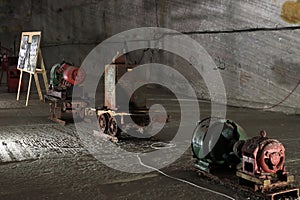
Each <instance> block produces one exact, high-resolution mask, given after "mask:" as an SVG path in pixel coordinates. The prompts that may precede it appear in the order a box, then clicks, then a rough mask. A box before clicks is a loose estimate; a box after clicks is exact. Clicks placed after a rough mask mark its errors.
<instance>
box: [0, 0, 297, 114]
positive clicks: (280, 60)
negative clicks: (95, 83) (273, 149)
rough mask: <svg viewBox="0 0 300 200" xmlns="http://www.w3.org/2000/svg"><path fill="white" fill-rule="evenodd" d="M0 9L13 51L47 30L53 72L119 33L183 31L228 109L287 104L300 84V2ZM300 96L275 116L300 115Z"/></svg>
mask: <svg viewBox="0 0 300 200" xmlns="http://www.w3.org/2000/svg"><path fill="white" fill-rule="evenodd" d="M0 10H1V12H0V21H1V24H0V41H1V44H2V46H5V47H8V48H12V49H13V44H14V41H16V44H17V45H16V51H18V44H19V40H20V34H21V32H22V31H29V30H42V32H43V36H42V51H43V54H44V59H45V62H46V66H47V68H48V69H50V68H51V66H52V65H53V64H54V63H57V62H60V61H61V60H63V59H65V60H67V61H71V62H73V63H74V64H76V65H80V64H81V62H82V61H83V59H84V58H85V56H86V55H87V54H88V53H89V52H90V50H92V49H93V48H94V47H95V46H96V45H97V44H98V43H100V42H101V41H103V40H104V39H106V38H108V37H110V36H112V35H114V34H117V33H119V32H122V31H125V30H128V29H132V28H137V27H146V26H154V27H155V26H158V27H166V28H170V29H174V30H177V31H180V32H183V33H184V34H187V35H189V36H190V37H192V38H193V39H195V40H196V41H198V42H199V43H200V44H201V45H202V46H203V47H204V48H205V49H206V50H207V52H208V53H209V54H210V55H211V56H212V58H213V59H214V61H215V62H216V64H217V66H218V67H219V70H220V72H221V75H222V78H223V80H224V83H225V87H226V92H227V97H228V103H229V104H231V105H236V106H245V107H264V106H267V107H268V106H270V105H273V104H276V103H278V102H280V101H281V100H283V99H284V98H285V97H287V96H288V95H289V93H290V91H291V90H293V89H294V88H295V87H296V85H297V83H298V81H299V80H300V73H299V72H300V66H299V65H300V57H299V55H300V48H299V46H300V37H299V33H300V26H299V24H298V22H299V21H300V14H299V13H300V12H299V10H300V2H297V1H292V0H251V1H248V0H203V1H197V0H188V1H179V0H113V1H100V0H99V1H97V0H76V1H71V0H64V1H58V0H35V1H33V0H31V1H17V0H0ZM137 57H138V56H137ZM173 63H175V68H176V69H178V70H182V71H185V73H186V74H185V75H186V76H188V77H189V76H190V77H191V79H190V80H192V81H191V82H192V83H193V86H194V87H195V88H197V94H198V96H199V97H200V98H203V99H209V95H208V92H207V89H206V88H205V85H204V83H203V81H201V80H199V81H198V79H199V78H197V77H194V73H191V72H186V70H185V67H186V66H187V64H186V63H184V62H182V63H181V62H179V63H178V62H173ZM176 63H177V65H176ZM153 75H155V74H153ZM165 79H166V80H168V79H172V75H170V77H165ZM174 84H175V85H176V86H178V87H182V86H181V85H180V83H176V82H175V83H174ZM299 96H300V86H299V87H298V88H296V89H295V91H294V93H293V94H292V95H290V96H289V98H288V99H287V100H286V101H284V102H283V103H282V104H280V106H277V107H276V108H273V110H280V111H285V112H288V113H300V106H299V105H300V98H299Z"/></svg>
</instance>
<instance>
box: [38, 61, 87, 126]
mask: <svg viewBox="0 0 300 200" xmlns="http://www.w3.org/2000/svg"><path fill="white" fill-rule="evenodd" d="M84 79H85V71H84V70H82V69H81V68H79V67H76V66H74V65H72V64H70V63H67V62H62V63H59V64H55V65H54V66H53V67H52V68H51V71H50V85H49V90H48V93H47V94H46V95H45V96H44V100H45V102H48V103H49V104H50V117H49V118H50V119H51V120H53V121H56V122H58V123H60V124H63V125H64V124H65V120H64V119H65V118H68V116H65V115H70V116H72V114H73V116H75V117H77V118H80V119H83V118H84V114H85V111H84V109H85V108H86V107H87V105H88V103H87V101H86V97H85V96H84V92H83V91H82V96H80V97H77V98H74V97H73V101H72V91H73V87H79V88H80V86H79V85H80V84H81V83H82V82H83V81H84Z"/></svg>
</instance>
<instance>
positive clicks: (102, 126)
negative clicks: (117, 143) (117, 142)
mask: <svg viewBox="0 0 300 200" xmlns="http://www.w3.org/2000/svg"><path fill="white" fill-rule="evenodd" d="M109 118H110V114H109V113H103V114H101V115H99V117H98V126H99V130H100V131H101V132H102V133H107V130H108V122H109Z"/></svg>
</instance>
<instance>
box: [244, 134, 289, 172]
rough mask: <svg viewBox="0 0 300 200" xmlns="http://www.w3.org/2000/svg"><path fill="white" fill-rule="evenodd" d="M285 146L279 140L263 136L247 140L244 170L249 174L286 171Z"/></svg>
mask: <svg viewBox="0 0 300 200" xmlns="http://www.w3.org/2000/svg"><path fill="white" fill-rule="evenodd" d="M284 161H285V148H284V146H283V144H282V143H280V142H279V141H277V140H274V139H269V138H267V137H266V132H265V131H262V132H261V136H257V137H253V138H251V139H249V140H246V141H245V143H244V145H243V146H242V162H243V172H245V173H247V174H251V175H254V174H262V173H271V174H275V173H277V172H278V171H284V170H285V169H284Z"/></svg>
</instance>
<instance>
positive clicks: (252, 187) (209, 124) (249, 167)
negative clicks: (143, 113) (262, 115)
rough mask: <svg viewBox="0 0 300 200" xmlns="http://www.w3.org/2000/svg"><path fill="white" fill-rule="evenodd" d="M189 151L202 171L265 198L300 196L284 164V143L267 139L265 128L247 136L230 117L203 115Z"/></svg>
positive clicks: (293, 197) (199, 170) (292, 177)
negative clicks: (206, 116)
mask: <svg viewBox="0 0 300 200" xmlns="http://www.w3.org/2000/svg"><path fill="white" fill-rule="evenodd" d="M192 151H193V154H194V157H196V159H197V160H196V168H197V169H198V172H200V173H201V174H204V175H208V176H209V177H217V178H218V179H220V180H221V181H223V182H228V183H229V185H233V186H235V187H243V188H248V189H249V191H253V192H255V193H256V194H258V195H259V196H263V197H265V198H267V199H272V200H273V199H277V198H278V197H280V196H284V197H288V198H292V199H296V198H298V197H299V188H298V187H296V186H295V184H294V182H295V181H294V176H293V175H290V174H289V173H288V172H287V171H286V167H285V165H284V164H285V148H284V145H283V144H282V143H281V142H279V141H278V140H275V139H271V138H268V137H267V134H266V131H264V130H263V131H261V133H260V135H259V136H255V137H252V138H248V137H247V136H246V134H245V131H244V130H243V129H242V128H241V127H240V126H239V125H238V124H237V123H235V122H233V121H231V120H226V119H212V118H206V119H204V120H202V121H201V122H199V123H198V125H197V127H196V129H195V131H194V135H193V139H192ZM224 168H227V169H230V170H229V171H231V172H233V173H229V171H226V170H224ZM227 172H228V173H227ZM226 173H227V174H226ZM245 186H246V187H245Z"/></svg>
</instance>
